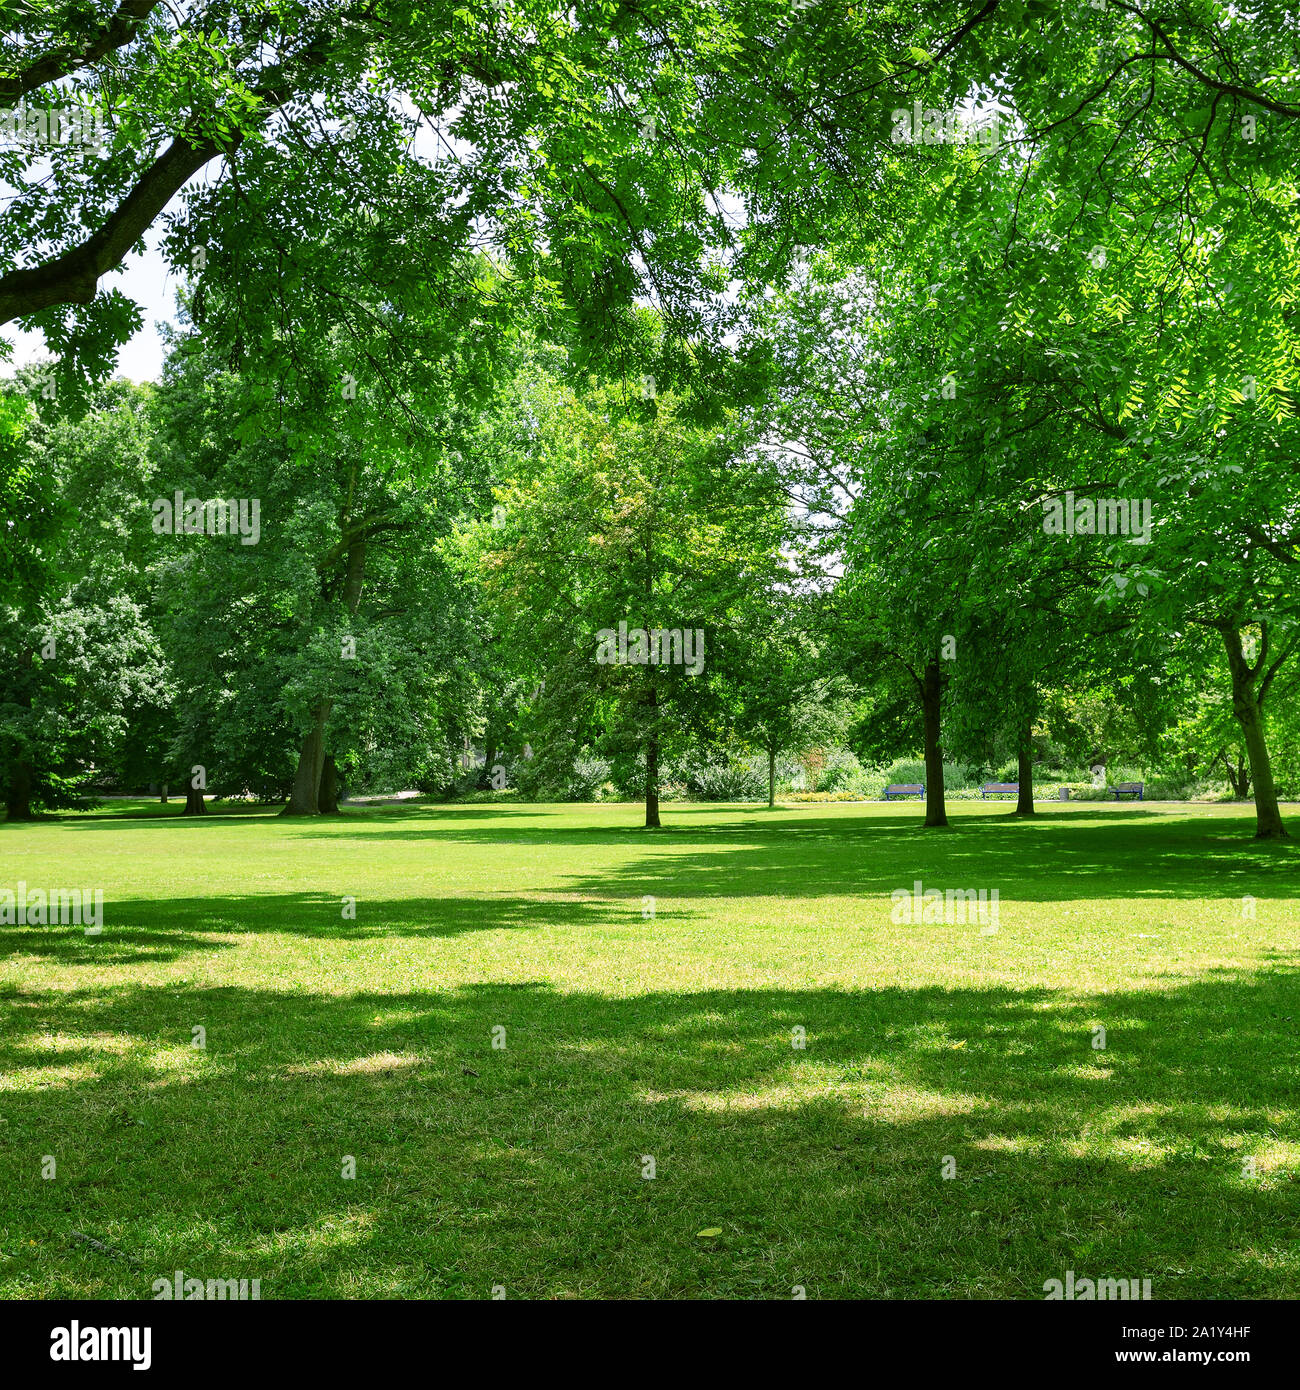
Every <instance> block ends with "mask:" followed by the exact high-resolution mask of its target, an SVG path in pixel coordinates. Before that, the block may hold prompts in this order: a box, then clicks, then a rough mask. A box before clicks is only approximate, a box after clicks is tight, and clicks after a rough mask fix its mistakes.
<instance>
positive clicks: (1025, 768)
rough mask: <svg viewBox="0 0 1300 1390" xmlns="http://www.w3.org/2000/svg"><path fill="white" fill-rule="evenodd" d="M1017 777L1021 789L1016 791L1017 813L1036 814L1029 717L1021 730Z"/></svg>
mask: <svg viewBox="0 0 1300 1390" xmlns="http://www.w3.org/2000/svg"><path fill="white" fill-rule="evenodd" d="M1016 778H1017V781H1018V782H1019V786H1020V790H1019V791H1018V792H1017V793H1016V815H1018V816H1032V815H1033V814H1034V732H1033V726H1032V724H1031V723H1030V721H1029V720H1028V719H1026V720H1025V722H1024V725H1023V726H1022V728H1021V730H1020V743H1019V746H1018V747H1017V749H1016Z"/></svg>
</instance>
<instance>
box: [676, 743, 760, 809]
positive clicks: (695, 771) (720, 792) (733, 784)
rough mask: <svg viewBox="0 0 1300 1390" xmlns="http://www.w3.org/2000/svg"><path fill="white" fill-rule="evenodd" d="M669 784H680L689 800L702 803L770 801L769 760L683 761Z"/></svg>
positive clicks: (720, 757) (717, 758) (716, 758)
mask: <svg viewBox="0 0 1300 1390" xmlns="http://www.w3.org/2000/svg"><path fill="white" fill-rule="evenodd" d="M664 781H665V782H673V783H676V784H680V786H681V788H682V790H683V791H684V792H685V794H686V795H687V796H688V797H695V798H698V799H699V800H701V801H766V800H767V759H766V758H765V757H761V756H759V757H754V756H749V757H731V756H728V755H726V754H725V753H723V754H720V755H718V754H715V755H714V756H712V757H707V756H706V757H697V758H693V759H690V758H682V759H679V760H678V762H677V764H676V765H675V767H674V768H673V769H672V772H671V774H670V775H669V776H666V777H665V778H664Z"/></svg>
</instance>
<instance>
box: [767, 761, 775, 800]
mask: <svg viewBox="0 0 1300 1390" xmlns="http://www.w3.org/2000/svg"><path fill="white" fill-rule="evenodd" d="M767 806H768V810H775V809H776V749H775V748H769V749H768V750H767Z"/></svg>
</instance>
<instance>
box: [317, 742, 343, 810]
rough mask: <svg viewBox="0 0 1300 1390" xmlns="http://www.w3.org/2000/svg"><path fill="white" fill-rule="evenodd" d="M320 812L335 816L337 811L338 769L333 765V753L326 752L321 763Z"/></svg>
mask: <svg viewBox="0 0 1300 1390" xmlns="http://www.w3.org/2000/svg"><path fill="white" fill-rule="evenodd" d="M320 813H321V815H322V816H337V815H338V813H339V771H338V768H337V767H335V766H334V755H333V753H326V754H325V761H324V763H322V765H321V771H320Z"/></svg>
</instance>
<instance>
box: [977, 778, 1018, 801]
mask: <svg viewBox="0 0 1300 1390" xmlns="http://www.w3.org/2000/svg"><path fill="white" fill-rule="evenodd" d="M1019 795H1020V783H1019V782H985V783H984V785H983V786H982V787H980V796H981V797H983V798H984V800H986V801H987V800H988V798H989V797H991V796H1019Z"/></svg>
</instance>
